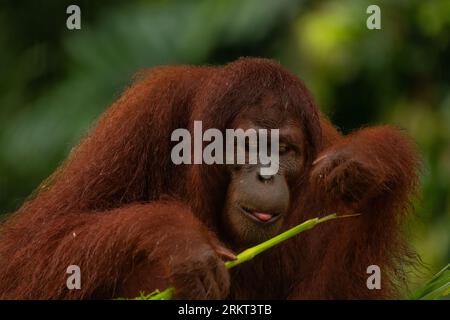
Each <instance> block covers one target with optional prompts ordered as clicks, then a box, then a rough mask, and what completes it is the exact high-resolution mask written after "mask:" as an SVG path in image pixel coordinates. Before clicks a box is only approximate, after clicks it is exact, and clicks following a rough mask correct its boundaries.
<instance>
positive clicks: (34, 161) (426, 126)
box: [0, 0, 450, 288]
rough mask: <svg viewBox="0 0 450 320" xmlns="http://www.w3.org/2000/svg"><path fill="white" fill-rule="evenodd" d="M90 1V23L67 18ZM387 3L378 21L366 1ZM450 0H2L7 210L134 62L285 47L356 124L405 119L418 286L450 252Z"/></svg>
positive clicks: (0, 88)
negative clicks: (414, 182)
mask: <svg viewBox="0 0 450 320" xmlns="http://www.w3.org/2000/svg"><path fill="white" fill-rule="evenodd" d="M70 4H78V5H79V6H80V7H81V18H82V29H81V30H68V29H67V28H66V19H67V17H68V15H67V14H66V8H67V6H68V5H70ZM370 4H377V5H379V6H380V8H381V21H382V22H381V23H382V29H381V30H368V29H367V27H366V19H367V17H368V16H369V15H368V14H367V13H366V9H367V7H368V6H369V5H370ZM449 31H450V1H448V0H430V1H423V0H392V1H377V2H374V1H365V0H357V1H349V0H325V1H317V0H315V1H294V0H243V1H237V0H216V1H211V0H204V1H108V2H106V1H95V2H94V1H10V2H2V3H1V4H0V74H1V77H0V213H7V212H12V211H14V210H16V209H17V208H18V207H19V206H20V205H21V203H22V202H23V201H24V199H25V198H26V197H27V196H28V195H29V194H30V193H31V192H32V190H33V189H34V188H36V186H37V185H38V184H39V183H40V182H41V181H42V180H43V179H44V178H45V177H47V176H48V175H49V174H50V173H51V172H53V171H54V170H55V168H56V167H57V166H58V164H60V163H61V161H62V160H63V159H64V158H65V157H66V156H67V154H68V152H69V151H70V149H71V148H72V147H73V146H74V145H75V144H76V143H77V142H78V141H79V139H80V138H81V137H82V136H83V135H84V134H86V132H87V130H88V129H89V127H90V126H92V125H93V124H94V121H95V119H96V118H97V117H98V115H99V114H100V113H101V112H102V111H103V110H105V108H106V107H107V106H108V105H109V104H110V103H111V102H113V101H114V100H115V99H117V97H118V96H119V95H120V93H121V91H122V90H123V88H124V87H125V86H126V85H127V84H129V83H130V81H131V78H132V76H133V74H135V73H136V72H137V71H138V70H139V69H141V68H147V67H151V66H156V65H161V64H175V63H183V64H184V63H189V64H205V63H207V64H222V63H226V62H229V61H232V60H234V59H236V58H238V57H240V56H261V57H268V58H273V59H276V60H279V61H280V62H281V63H282V64H283V65H284V66H286V67H287V68H289V69H290V70H292V71H293V72H294V73H296V74H298V75H299V76H300V78H302V79H303V80H304V81H305V82H306V84H307V86H308V87H309V88H310V89H311V90H312V92H313V94H314V96H315V97H316V101H317V103H318V105H319V106H320V108H321V109H322V110H323V111H325V112H326V113H327V114H328V115H329V116H330V117H331V119H332V120H333V122H334V123H335V124H336V125H337V126H338V127H339V128H341V130H342V131H344V132H346V133H348V132H351V131H352V130H354V129H357V128H359V127H361V126H366V125H373V124H384V123H389V124H396V125H398V126H401V127H403V128H405V129H406V130H407V131H408V132H409V133H410V134H411V135H412V136H413V138H414V139H415V140H416V141H417V143H418V146H419V148H420V150H421V152H422V155H423V159H424V169H423V171H422V173H421V193H420V197H419V198H418V199H417V200H416V201H415V213H414V215H413V216H412V217H411V219H410V221H408V223H407V224H406V226H405V229H406V230H405V231H406V232H407V234H408V236H409V238H410V239H411V242H412V244H413V246H414V247H415V248H416V249H417V251H418V252H419V254H420V256H421V257H422V260H423V264H422V265H421V266H420V268H419V270H411V275H410V283H411V287H412V288H414V287H415V286H416V285H417V284H420V283H422V282H423V281H424V279H428V278H429V277H430V275H431V274H432V273H434V272H436V271H437V270H439V269H440V268H441V267H442V266H444V265H445V264H446V263H447V262H448V261H450V196H449V195H450V90H449V89H450V32H449Z"/></svg>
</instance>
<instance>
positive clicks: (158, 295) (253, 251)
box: [137, 213, 359, 300]
mask: <svg viewBox="0 0 450 320" xmlns="http://www.w3.org/2000/svg"><path fill="white" fill-rule="evenodd" d="M358 215H359V214H351V215H342V216H338V215H337V214H335V213H333V214H330V215H327V216H325V217H322V218H313V219H309V220H306V221H305V222H303V223H301V224H299V225H297V226H295V227H293V228H291V229H289V230H287V231H285V232H283V233H281V234H279V235H277V236H275V237H273V238H271V239H269V240H267V241H264V242H262V243H260V244H258V245H256V246H254V247H251V248H248V249H246V250H244V251H242V252H241V253H240V254H238V255H237V258H236V259H235V260H232V261H227V262H225V266H226V267H227V268H228V269H231V268H233V267H235V266H237V265H239V264H241V263H244V262H246V261H249V260H252V259H253V258H254V257H255V256H257V255H258V254H260V253H262V252H264V251H266V250H268V249H270V248H272V247H273V246H276V245H278V244H280V243H281V242H283V241H286V240H287V239H289V238H292V237H293V236H295V235H297V234H299V233H301V232H303V231H306V230H309V229H312V228H314V227H315V226H316V225H318V224H319V223H322V222H325V221H329V220H333V219H338V218H348V217H354V216H358ZM174 290H175V288H174V287H169V288H167V289H166V290H164V291H161V292H159V291H156V292H153V293H151V294H150V295H147V296H145V295H141V297H138V298H137V299H142V300H170V299H172V294H173V292H174Z"/></svg>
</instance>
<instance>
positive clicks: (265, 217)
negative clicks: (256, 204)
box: [253, 212, 272, 221]
mask: <svg viewBox="0 0 450 320" xmlns="http://www.w3.org/2000/svg"><path fill="white" fill-rule="evenodd" d="M253 215H254V216H255V217H257V218H258V219H259V220H261V221H269V220H270V219H272V215H271V214H270V213H264V212H253Z"/></svg>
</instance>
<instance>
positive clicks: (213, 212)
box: [0, 58, 418, 299]
mask: <svg viewBox="0 0 450 320" xmlns="http://www.w3.org/2000/svg"><path fill="white" fill-rule="evenodd" d="M267 92H272V93H275V96H276V97H279V99H280V102H282V103H281V105H283V106H285V110H284V111H285V112H286V116H287V117H289V118H291V119H294V120H295V121H297V122H298V123H299V124H300V125H301V127H302V129H303V131H304V136H305V143H304V145H305V157H306V162H305V168H306V171H305V172H306V175H305V177H303V178H302V179H300V180H299V181H298V183H297V186H296V187H295V190H292V194H293V195H294V196H293V197H292V198H293V200H292V205H291V207H292V210H291V212H290V213H289V215H288V217H287V219H286V221H285V226H284V228H288V227H291V226H293V225H295V224H298V223H300V222H302V221H303V220H305V219H307V218H311V217H315V216H319V215H325V214H329V213H332V212H339V213H346V212H358V213H362V215H361V216H360V217H358V218H354V219H352V220H345V221H337V222H330V223H328V224H327V225H323V226H319V227H318V228H317V229H315V230H313V231H309V232H307V233H305V234H303V235H301V236H298V237H296V238H294V239H291V240H289V241H288V242H286V243H284V244H282V245H280V246H279V247H276V248H274V249H272V250H271V251H270V252H268V253H265V254H264V255H262V256H259V257H257V258H255V259H254V260H253V261H250V262H248V263H246V264H244V265H242V266H239V267H237V268H235V269H233V270H232V272H231V280H230V279H229V276H228V273H224V272H223V270H221V269H220V268H219V267H217V268H219V269H220V270H218V271H217V272H219V273H220V276H219V277H218V278H219V279H221V281H222V284H223V285H222V286H221V288H222V289H219V290H216V292H215V293H214V295H213V297H226V296H227V297H229V298H282V299H284V298H292V299H299V298H327V299H328V298H340V299H347V298H384V297H394V296H395V285H394V282H395V279H396V277H397V276H398V275H399V274H401V270H402V262H403V261H405V258H406V257H408V256H409V253H408V252H409V251H408V249H407V248H406V246H405V245H404V242H403V241H402V239H401V233H400V223H401V220H402V219H401V218H402V217H404V215H405V213H406V212H407V211H408V204H409V202H408V200H409V197H410V195H411V194H412V193H413V192H414V190H415V187H416V184H417V169H418V157H417V154H416V152H415V149H414V146H413V144H412V143H411V142H410V141H409V139H408V138H407V137H406V136H405V135H404V134H403V133H402V132H400V131H399V130H397V129H394V128H391V127H388V126H386V127H378V128H367V129H364V130H361V131H357V132H355V133H353V134H351V135H349V136H342V135H340V134H339V133H338V132H337V131H336V129H334V127H333V126H332V125H331V124H330V123H329V122H328V120H326V119H325V118H324V117H323V116H320V115H319V114H318V112H317V110H316V107H315V105H314V103H313V99H312V97H311V95H310V93H309V92H308V91H307V89H306V88H305V87H304V85H303V84H302V83H301V82H300V80H298V79H297V78H296V77H295V76H293V75H291V74H290V73H288V72H287V71H285V70H284V69H283V68H282V67H281V66H279V65H278V64H276V63H274V62H272V61H270V60H265V59H255V58H243V59H240V60H238V61H236V62H234V63H231V64H229V65H226V66H224V67H191V66H179V67H163V68H157V69H154V70H151V71H150V72H147V73H143V74H142V75H141V77H140V79H138V81H137V82H136V83H135V84H133V85H132V86H131V87H130V88H129V89H128V90H126V92H125V93H124V94H123V95H122V97H121V98H120V99H119V100H118V101H117V102H116V103H114V105H113V106H112V107H111V108H110V109H109V110H108V111H107V112H106V113H105V114H104V115H103V116H102V117H101V119H100V120H99V122H98V124H97V126H96V127H95V129H94V130H93V131H92V132H91V133H90V134H89V135H88V136H87V137H86V138H85V139H84V140H83V141H82V142H81V144H80V145H79V146H78V147H77V148H75V149H74V151H73V152H72V153H71V154H70V156H69V158H68V160H67V161H66V162H65V163H64V165H63V166H62V167H61V168H59V169H58V170H57V171H56V172H55V174H53V175H52V176H51V177H50V178H49V179H47V181H45V182H44V183H43V184H42V185H41V186H40V187H39V188H38V190H37V191H36V192H35V194H34V195H33V196H32V197H31V198H30V199H29V200H28V201H27V202H26V203H25V204H24V205H23V206H22V207H21V208H20V209H19V210H18V211H17V212H16V213H14V214H12V215H11V217H9V219H8V220H7V221H6V222H5V223H4V224H3V225H2V227H1V230H0V298H2V299H5V298H6V299H20V298H25V299H72V298H75V299H79V298H106V299H108V298H113V297H118V296H133V294H136V293H137V292H138V291H139V290H146V291H147V292H150V291H152V290H154V289H156V288H160V289H162V288H163V287H165V286H167V285H169V284H170V283H171V280H172V279H174V278H173V277H174V270H176V269H175V267H173V266H174V263H175V262H177V263H178V264H177V265H178V266H183V265H185V264H184V262H185V261H187V260H189V259H193V257H195V259H194V260H195V261H201V260H202V259H203V258H204V252H209V249H208V248H210V246H212V247H214V246H215V245H217V243H219V242H220V241H224V242H226V235H224V234H223V230H222V229H221V226H220V224H219V222H218V216H219V213H220V211H221V210H222V209H223V204H224V197H225V194H226V188H227V183H228V177H227V176H226V174H224V172H223V170H220V168H218V167H216V166H206V165H202V166H200V165H191V166H175V165H173V164H172V162H171V160H170V150H171V147H172V145H173V144H172V143H171V142H170V136H171V133H172V131H173V130H174V129H176V128H188V129H191V126H192V123H193V120H202V121H203V128H204V130H206V129H207V128H209V127H215V128H218V129H221V130H224V129H225V128H227V126H228V125H230V124H231V122H232V120H233V118H234V117H236V115H237V114H238V113H239V112H240V110H241V109H242V108H243V107H244V106H245V105H250V104H257V103H258V101H259V99H261V97H262V96H263V95H264V94H265V93H267ZM319 154H320V155H329V154H339V155H341V156H339V157H338V158H337V160H336V161H338V162H339V161H341V162H343V163H344V165H343V166H341V167H336V168H335V169H334V170H332V169H333V168H334V167H333V166H332V165H331V162H329V161H328V162H324V163H322V164H321V165H320V166H317V165H316V164H315V165H314V166H313V165H312V162H313V160H314V159H315V158H316V157H317V155H319ZM344 160H345V161H344ZM341 162H339V163H341ZM334 165H336V164H334ZM327 170H328V171H327ZM319 171H320V172H319ZM320 174H322V177H323V175H325V178H319V176H320ZM361 190H363V191H365V190H367V192H365V193H364V194H363V195H361V194H360V193H361ZM342 192H344V193H346V196H348V197H360V198H362V200H361V201H360V202H358V205H354V203H353V202H352V203H349V202H346V201H343V200H342V195H341V194H340V193H342ZM167 195H168V196H167ZM205 244H206V246H205ZM234 249H237V248H234ZM207 260H208V263H209V264H210V265H211V266H212V267H214V268H216V266H215V263H216V261H215V260H214V259H211V258H210V257H208V258H207ZM71 264H76V265H79V266H80V267H81V270H82V288H81V290H68V289H67V288H66V278H67V276H68V275H67V274H66V273H65V271H66V268H67V266H68V265H71ZM371 264H377V265H379V266H380V267H381V270H382V272H383V275H382V283H383V284H382V288H383V289H382V290H379V291H378V290H372V291H371V290H368V289H367V288H366V285H365V280H366V278H367V276H368V275H367V274H366V273H365V270H366V268H367V266H369V265H371ZM178 270H179V269H178ZM185 271H186V274H187V275H189V272H190V271H191V270H185ZM177 281H179V282H178V283H185V285H186V286H185V288H178V289H179V291H178V292H177V294H178V297H183V296H185V295H190V297H202V294H204V293H202V292H189V290H188V289H189V288H190V287H189V278H185V279H184V280H183V281H185V282H180V280H177ZM228 289H229V290H228ZM183 290H184V291H183Z"/></svg>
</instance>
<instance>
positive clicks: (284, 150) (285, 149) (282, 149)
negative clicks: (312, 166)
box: [278, 143, 291, 155]
mask: <svg viewBox="0 0 450 320" xmlns="http://www.w3.org/2000/svg"><path fill="white" fill-rule="evenodd" d="M290 150H291V148H290V147H289V145H287V144H286V143H280V146H279V149H278V151H279V153H280V155H283V154H286V153H288V152H289V151H290Z"/></svg>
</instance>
